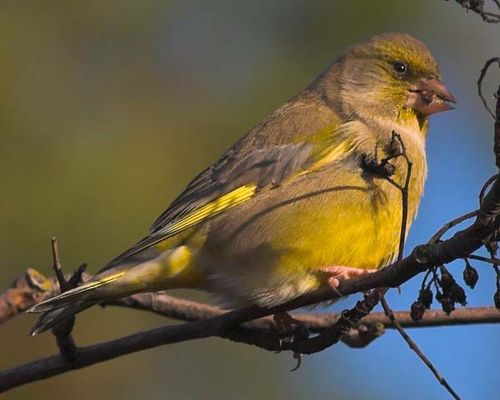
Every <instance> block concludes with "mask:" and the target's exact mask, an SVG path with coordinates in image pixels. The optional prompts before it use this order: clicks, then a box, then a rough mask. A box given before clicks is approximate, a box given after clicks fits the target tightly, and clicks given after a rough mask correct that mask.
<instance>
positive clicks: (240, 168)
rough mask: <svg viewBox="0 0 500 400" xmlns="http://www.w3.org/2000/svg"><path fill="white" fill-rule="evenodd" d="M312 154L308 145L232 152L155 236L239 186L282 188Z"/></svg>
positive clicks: (166, 216)
mask: <svg viewBox="0 0 500 400" xmlns="http://www.w3.org/2000/svg"><path fill="white" fill-rule="evenodd" d="M311 151H312V146H311V145H310V144H308V143H304V142H303V143H298V144H283V145H279V146H273V147H271V148H267V149H256V150H254V151H251V152H247V153H246V154H239V152H235V151H232V150H230V151H229V152H228V153H226V155H225V156H224V157H223V158H222V159H221V160H220V161H219V162H217V163H216V164H214V165H213V166H212V167H210V168H208V169H206V170H205V171H203V172H202V173H201V174H200V175H198V176H197V177H196V178H195V179H194V180H193V181H192V182H191V183H190V184H189V185H188V186H187V188H186V189H185V190H184V192H182V193H181V195H180V196H179V197H177V199H176V200H174V202H173V203H172V204H171V206H170V207H169V208H168V209H167V210H166V211H165V212H164V213H163V214H162V215H160V217H159V218H158V219H157V220H156V221H155V222H154V223H153V225H152V226H151V229H150V231H151V232H152V233H154V232H156V231H159V230H161V229H162V228H164V227H165V226H167V225H168V223H170V222H172V221H175V220H177V219H178V218H181V217H183V216H184V215H186V214H188V213H189V212H190V211H192V210H194V209H196V208H198V207H200V206H202V205H204V204H206V203H208V202H210V201H212V200H215V199H216V198H217V197H219V196H221V195H223V194H225V193H229V192H230V191H232V190H234V189H236V188H237V187H239V186H242V185H245V184H248V183H253V184H256V185H257V187H258V188H262V187H264V186H267V185H269V184H273V185H279V184H281V183H282V182H283V181H284V180H285V179H286V178H287V177H289V176H290V175H291V174H292V173H294V172H296V171H297V170H298V169H299V168H301V167H304V166H305V165H306V163H307V160H308V159H309V157H310V154H311Z"/></svg>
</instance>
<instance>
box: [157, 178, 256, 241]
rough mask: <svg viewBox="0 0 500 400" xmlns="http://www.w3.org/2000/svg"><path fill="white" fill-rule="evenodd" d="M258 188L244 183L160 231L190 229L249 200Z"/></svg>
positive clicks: (171, 232)
mask: <svg viewBox="0 0 500 400" xmlns="http://www.w3.org/2000/svg"><path fill="white" fill-rule="evenodd" d="M256 190H257V186H256V185H253V184H251V185H244V186H240V187H239V188H236V189H234V190H233V191H231V192H229V193H226V194H224V195H222V196H221V197H219V198H217V199H215V200H213V201H211V202H210V203H207V204H205V205H204V206H201V207H200V208H197V209H196V210H194V211H193V212H191V213H189V214H187V215H186V216H185V217H183V218H181V219H179V220H177V221H174V222H172V223H170V224H168V225H167V226H166V227H165V228H164V229H162V230H161V231H160V232H161V234H162V235H165V236H167V237H168V236H173V235H175V234H177V233H179V232H181V231H184V230H186V229H189V228H191V227H193V226H194V225H197V224H199V223H200V222H202V221H204V220H206V219H208V218H211V217H213V216H215V215H217V214H220V213H221V212H222V211H225V210H227V209H229V208H232V207H235V206H237V205H239V204H241V203H243V202H245V201H247V200H249V199H250V198H251V197H252V196H253V195H254V194H255V191H256Z"/></svg>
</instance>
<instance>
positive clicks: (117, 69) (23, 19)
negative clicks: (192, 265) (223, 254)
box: [0, 0, 500, 400]
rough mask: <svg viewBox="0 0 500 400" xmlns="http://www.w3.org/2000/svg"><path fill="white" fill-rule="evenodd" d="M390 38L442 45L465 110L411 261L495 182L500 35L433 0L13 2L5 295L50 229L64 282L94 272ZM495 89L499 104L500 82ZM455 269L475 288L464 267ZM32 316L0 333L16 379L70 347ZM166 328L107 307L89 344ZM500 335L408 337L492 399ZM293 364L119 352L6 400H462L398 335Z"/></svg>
mask: <svg viewBox="0 0 500 400" xmlns="http://www.w3.org/2000/svg"><path fill="white" fill-rule="evenodd" d="M383 31H404V32H409V33H411V34H414V35H416V36H417V37H419V38H421V39H422V40H423V41H424V42H426V43H427V44H428V45H429V46H430V48H431V50H432V51H433V52H434V53H435V55H436V56H437V58H438V60H439V62H440V64H441V69H442V72H443V75H444V77H445V81H446V83H447V85H448V87H449V88H450V89H451V90H452V91H453V93H454V94H455V96H456V97H457V98H458V100H459V103H458V106H457V110H456V111H455V112H450V113H446V114H442V115H439V116H436V117H435V118H433V121H432V126H431V133H430V136H429V141H428V152H429V153H428V154H429V165H430V174H429V179H428V183H427V186H426V193H425V197H424V199H423V203H422V206H421V209H420V213H419V216H418V219H417V221H416V222H415V224H414V227H413V229H412V231H411V235H410V239H409V241H408V244H407V251H409V250H410V249H411V248H412V247H413V246H414V245H416V244H418V243H421V242H423V241H425V240H426V239H427V238H429V236H430V235H431V234H432V233H433V232H434V231H435V230H436V229H437V228H438V227H439V226H441V224H442V223H443V222H445V221H447V220H449V219H451V218H453V217H455V216H457V215H459V214H460V213H463V212H465V211H468V210H471V209H473V208H474V207H476V205H477V204H476V193H477V192H478V190H479V188H480V187H481V184H482V182H483V181H484V179H485V178H487V177H488V176H489V175H491V174H492V173H493V172H494V169H493V157H492V154H491V141H492V127H491V126H492V123H491V120H490V119H489V117H488V116H487V114H486V113H485V112H484V110H483V109H482V107H481V105H480V102H479V100H478V97H477V96H476V93H475V91H476V87H475V81H476V79H477V76H478V72H479V70H480V68H481V67H482V64H483V62H484V61H485V59H486V58H489V57H491V56H494V55H497V56H498V55H499V52H500V41H499V40H498V39H499V37H500V27H499V26H490V25H487V24H484V23H482V22H481V21H480V19H479V17H478V16H477V15H475V14H472V13H470V14H467V13H466V12H465V11H464V10H463V9H461V8H460V7H459V6H458V5H457V4H455V3H453V2H445V1H436V0H425V1H414V0H411V1H410V0H393V1H388V0H377V1H373V0H370V1H369V0H365V1H361V0H351V1H343V2H339V1H331V0H324V1H319V0H315V1H306V0H288V1H276V0H273V1H267V0H258V1H252V2H244V1H238V2H235V1H230V0H226V1H222V0H221V1H211V2H207V1H203V0H193V1H184V0H178V1H149V0H143V1H132V0H130V1H128V0H122V1H118V0H106V1H99V0H85V1H83V0H82V1H44V2H40V1H22V2H20V1H7V0H6V1H2V2H1V4H0V183H1V195H0V227H1V229H0V265H1V274H0V287H2V288H6V287H7V286H8V285H9V284H10V282H11V281H12V280H13V279H14V278H16V277H18V276H20V275H21V274H22V273H23V271H25V269H26V268H27V267H34V268H37V269H39V270H41V271H42V272H44V273H48V274H50V267H49V266H50V247H49V241H50V237H51V236H52V235H57V236H58V238H59V240H60V245H61V253H62V260H63V263H64V266H65V267H66V269H67V270H70V269H73V268H74V267H76V266H77V265H79V264H80V263H81V262H84V261H85V262H88V263H89V265H90V271H95V270H97V269H98V268H99V266H100V265H102V264H103V263H104V262H106V261H107V260H109V259H110V258H112V257H113V256H114V255H116V254H117V253H118V252H120V251H122V250H123V249H124V248H125V247H127V246H129V245H130V244H132V243H133V242H134V241H136V240H137V239H139V238H140V237H142V236H143V235H144V234H145V232H146V231H147V228H148V226H149V224H150V223H151V222H152V221H153V220H154V218H155V217H156V216H157V215H158V214H159V213H160V212H161V211H162V210H163V209H164V208H165V207H166V206H167V205H168V203H169V202H170V201H171V200H172V199H173V198H174V196H175V195H176V194H177V193H178V192H179V191H180V190H181V189H182V188H183V187H184V185H185V184H186V183H187V182H188V181H189V180H190V178H192V177H193V176H194V175H195V174H196V173H197V172H199V171H200V170H201V169H202V168H204V167H205V166H207V165H208V164H209V163H211V162H213V161H214V160H215V159H217V157H218V156H219V155H220V154H221V153H222V152H223V151H224V150H225V149H226V148H227V147H228V146H229V145H230V144H232V143H233V142H234V141H235V140H236V139H237V138H238V137H240V136H241V135H242V134H244V132H245V131H246V130H248V129H249V128H251V127H252V126H253V125H255V124H256V123H257V122H258V121H259V120H260V119H261V118H263V117H264V116H265V115H266V114H267V113H269V112H270V111H272V110H273V109H274V108H276V107H277V106H279V105H280V104H281V103H283V102H284V101H286V100H287V99H288V98H289V97H291V96H292V95H294V94H295V93H296V92H298V91H299V90H300V89H301V88H303V87H304V86H306V85H307V84H308V83H309V82H310V81H311V80H312V78H313V77H315V76H316V74H318V72H319V71H321V70H322V69H323V68H324V67H325V66H326V65H327V63H329V62H330V61H331V60H332V58H333V57H334V56H335V55H336V54H338V53H339V52H340V51H341V50H342V49H344V48H345V47H346V46H348V45H350V44H352V43H355V42H358V41H360V40H363V39H365V38H367V37H368V36H370V35H371V34H373V33H378V32H383ZM496 80H497V82H498V75H497V76H496ZM487 85H489V86H487V87H486V92H487V93H489V94H491V93H493V90H494V79H493V78H491V79H490V80H489V81H488V83H487ZM478 269H479V270H480V282H479V285H478V287H477V288H476V289H475V290H474V291H472V292H470V291H469V302H470V304H471V305H491V304H492V296H493V293H494V276H493V274H492V273H491V271H490V268H489V267H488V266H486V265H479V266H478ZM454 270H455V271H457V274H458V276H460V274H461V266H460V265H457V266H456V268H455V269H454ZM418 282H419V279H416V280H414V281H413V282H410V283H408V284H405V285H404V286H403V287H402V293H401V294H398V293H396V292H395V291H394V293H392V294H391V295H390V297H389V301H390V303H391V304H392V306H393V307H394V308H395V309H408V308H409V305H410V304H411V303H412V301H413V300H414V299H415V297H416V291H417V289H416V288H417V285H418ZM180 294H181V295H188V296H189V297H191V298H195V299H206V296H204V295H202V294H199V293H185V292H183V293H180ZM354 300H355V298H351V299H348V300H347V301H346V302H344V303H342V304H340V305H337V306H336V307H335V308H334V309H339V308H342V307H343V306H345V305H346V304H352V302H353V301H354ZM33 322H34V317H33V316H26V315H23V316H19V317H18V318H16V319H14V320H12V321H10V322H9V323H7V324H6V325H3V326H1V327H0V368H5V367H9V366H14V365H16V364H18V363H21V362H25V361H28V360H31V359H34V358H37V357H40V356H43V355H49V354H52V353H54V352H55V351H56V348H55V344H54V340H53V338H52V337H51V336H50V335H41V336H39V337H36V338H31V337H29V336H28V331H29V328H30V326H31V325H32V324H33ZM165 323H166V322H165V320H164V319H162V318H159V317H156V316H153V315H149V314H147V313H144V312H135V311H131V310H121V309H111V308H108V309H105V310H102V309H99V308H97V307H96V308H94V309H92V310H89V311H87V312H85V313H83V314H81V316H79V317H78V321H77V328H76V330H75V336H76V340H77V341H78V343H79V344H82V345H83V344H90V343H94V342H96V341H102V340H105V339H110V338H114V337H117V336H121V335H125V334H129V333H132V332H135V331H139V330H144V329H147V328H150V327H153V326H158V325H161V324H165ZM499 329H500V327H499V326H470V327H453V328H436V329H421V330H413V331H411V332H410V333H411V334H412V335H413V337H414V338H415V339H416V341H417V342H418V343H419V344H420V345H421V347H422V349H423V350H424V352H425V353H426V354H427V355H428V356H429V357H430V358H431V359H432V360H433V361H434V362H435V364H436V366H437V367H438V368H439V369H440V370H441V371H442V373H443V374H444V375H445V376H446V377H447V378H448V380H449V381H450V382H451V384H452V385H453V386H454V387H455V388H456V390H457V391H458V392H459V393H460V394H461V395H462V396H463V397H464V398H466V399H493V398H498V393H500V380H499V379H498V368H497V367H498V360H499V357H500V347H499V346H500V345H499V343H498V335H499V333H500V330H499ZM293 365H294V362H293V360H292V358H291V356H290V355H289V354H280V355H276V354H270V353H267V352H264V351H262V350H259V349H256V348H251V347H249V346H245V345H239V344H234V343H230V342H226V341H222V340H219V339H209V340H203V341H198V342H190V343H184V344H178V345H173V346H164V347H160V348H156V349H154V350H149V351H145V352H141V353H138V354H134V355H130V356H127V357H122V358H119V359H117V360H114V361H111V362H107V363H103V364H99V365H96V366H93V367H91V368H87V369H84V370H81V371H77V372H71V373H68V374H65V375H62V376H59V377H56V378H52V379H50V380H46V381H43V382H38V383H33V384H30V385H27V386H24V387H21V388H18V389H15V390H13V391H11V392H9V393H8V394H7V395H5V397H3V398H8V399H33V398H37V399H39V400H43V399H55V398H63V397H71V398H72V399H74V400H77V399H89V398H92V399H122V400H125V399H138V398H143V399H160V398H168V399H190V398H193V399H235V398H238V399H250V398H252V399H253V398H264V399H304V398H308V399H320V398H321V399H323V398H330V399H366V398H370V399H396V398H405V399H421V398H427V399H440V398H447V394H446V393H445V391H444V390H443V389H442V388H441V387H440V385H439V384H438V383H437V382H436V380H435V379H434V378H433V377H432V376H431V374H430V373H429V371H428V370H427V369H426V368H425V367H424V366H423V364H422V363H421V362H420V361H419V360H418V359H417V357H416V356H415V355H414V354H413V353H412V352H411V351H410V350H409V349H408V347H407V345H406V344H405V343H404V342H403V341H402V339H401V338H400V337H399V336H398V335H397V334H396V333H394V332H393V331H389V332H387V333H386V335H384V336H383V337H382V338H381V339H379V340H378V341H376V342H374V343H373V344H371V345H370V346H369V347H368V348H366V349H363V350H353V349H349V348H347V347H346V346H344V345H338V346H336V347H334V348H332V349H329V350H327V351H324V352H322V353H321V354H318V355H314V356H311V357H307V358H306V359H305V360H304V362H303V365H302V367H301V368H300V369H299V370H298V371H297V372H294V373H290V372H289V370H290V368H292V367H293Z"/></svg>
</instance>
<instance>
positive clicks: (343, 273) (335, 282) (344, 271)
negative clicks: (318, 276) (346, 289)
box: [320, 265, 376, 296]
mask: <svg viewBox="0 0 500 400" xmlns="http://www.w3.org/2000/svg"><path fill="white" fill-rule="evenodd" d="M320 271H321V272H322V273H324V274H326V275H327V282H328V285H329V286H330V287H331V288H332V289H333V291H334V292H335V293H337V294H338V295H339V296H343V294H342V293H340V292H339V290H338V289H337V288H338V287H339V286H340V282H341V281H345V280H348V279H352V278H357V277H358V276H361V275H365V274H369V273H371V272H375V271H376V269H363V268H354V267H345V266H342V265H334V266H328V267H323V268H321V269H320Z"/></svg>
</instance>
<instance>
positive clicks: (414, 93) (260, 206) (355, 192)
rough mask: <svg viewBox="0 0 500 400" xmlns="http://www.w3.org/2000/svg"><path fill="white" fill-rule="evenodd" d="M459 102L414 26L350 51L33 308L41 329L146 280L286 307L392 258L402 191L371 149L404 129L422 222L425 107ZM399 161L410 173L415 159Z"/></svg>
mask: <svg viewBox="0 0 500 400" xmlns="http://www.w3.org/2000/svg"><path fill="white" fill-rule="evenodd" d="M453 101H454V99H453V97H452V96H451V94H449V92H448V91H447V90H446V88H445V87H444V86H443V85H442V83H441V82H440V74H439V71H438V68H437V64H436V62H435V61H434V58H433V57H432V55H431V54H430V52H429V50H428V49H427V48H426V47H425V46H424V45H423V44H422V43H421V42H419V41H418V40H416V39H414V38H412V37H411V36H409V35H405V34H397V33H394V34H383V35H378V36H374V37H373V38H371V39H370V40H369V41H367V42H366V43H362V44H359V45H356V46H354V47H352V48H350V49H348V50H347V51H346V52H344V53H343V54H342V55H341V56H340V57H339V58H338V59H337V60H336V61H335V62H334V63H333V64H331V65H330V66H329V67H328V68H327V69H326V70H325V71H324V72H323V73H322V74H321V75H320V76H319V77H318V78H317V79H316V80H315V81H314V82H313V83H312V84H311V85H310V86H309V87H307V88H306V89H305V90H303V91H302V92H301V93H299V94H298V95H297V96H296V97H294V98H292V99H291V100H290V101H288V102H287V103H286V104H285V105H283V106H282V107H280V108H278V109H277V110H276V111H274V112H273V113H272V114H270V115H269V116H268V117H267V118H265V119H264V120H263V121H262V122H261V123H260V124H259V125H257V126H256V127H255V128H253V129H252V130H250V131H249V132H248V133H247V134H246V135H245V136H244V137H243V138H242V139H240V140H239V141H238V142H237V143H236V144H235V145H234V146H233V147H231V148H230V149H229V150H228V151H227V152H226V153H225V154H224V155H223V156H222V158H221V159H220V160H219V161H217V162H216V163H215V164H213V165H212V166H211V167H209V168H208V169H206V170H205V171H203V172H202V173H201V174H200V175H199V176H198V177H196V178H195V179H194V180H193V181H192V182H191V183H190V184H189V185H188V187H187V188H186V190H185V191H184V192H183V193H182V194H181V195H180V196H179V197H178V198H177V199H176V200H175V201H174V202H173V203H172V205H171V206H170V207H169V208H168V209H167V210H166V211H165V212H164V213H163V214H162V215H161V216H160V218H159V219H158V220H157V221H156V222H155V223H154V224H153V227H152V230H151V234H150V235H149V236H147V237H146V238H145V239H143V240H142V241H140V242H139V243H138V244H137V245H136V246H134V247H132V248H131V249H130V250H128V251H127V252H125V253H123V254H122V255H120V256H119V257H117V258H116V259H115V260H113V261H112V262H111V263H109V264H108V265H107V266H106V267H104V268H103V270H101V272H100V273H99V274H97V275H96V276H95V277H93V278H92V279H91V280H90V281H89V282H86V283H84V284H83V285H82V286H80V287H78V288H76V289H73V290H72V291H69V292H66V293H63V294H62V295H60V296H56V297H54V298H52V299H49V300H47V301H45V302H42V303H40V304H39V305H37V306H35V307H34V309H33V310H32V311H35V312H44V314H43V315H42V317H41V319H40V321H39V323H38V324H37V326H36V327H35V329H34V333H38V332H40V331H42V330H45V329H47V328H48V327H50V326H52V325H53V324H54V323H57V322H58V321H60V320H62V319H64V318H65V317H67V316H68V315H71V314H74V313H76V312H78V311H80V310H82V309H84V308H87V307H89V306H90V305H92V304H95V303H98V302H99V301H103V300H106V299H110V298H115V297H121V296H125V295H128V294H131V293H134V292H139V291H155V290H163V289H169V288H179V287H185V288H200V289H205V290H209V291H211V292H213V293H215V294H216V295H217V296H218V297H220V298H221V299H223V300H224V301H225V302H227V303H230V304H232V305H237V306H240V305H246V304H260V305H275V304H278V303H281V302H284V301H287V300H290V299H291V298H293V297H296V296H298V295H301V294H304V293H306V292H307V291H311V290H314V289H317V288H318V287H320V286H322V285H326V284H327V280H328V276H327V274H325V272H324V267H328V266H347V267H354V268H360V269H373V268H381V267H383V266H385V265H387V264H388V263H389V262H390V261H391V260H393V259H394V256H395V253H396V251H397V248H398V243H399V235H400V226H401V196H400V191H399V190H398V189H397V188H395V187H394V186H393V185H392V184H391V183H390V182H388V180H387V179H384V178H383V177H381V176H379V175H377V174H374V173H372V172H371V171H370V170H369V169H367V168H365V165H366V160H370V161H375V162H377V161H380V160H382V159H383V158H385V157H387V156H388V155H389V148H390V143H391V138H392V133H393V131H396V132H397V133H398V134H399V135H400V136H401V138H402V140H403V142H404V145H405V147H406V149H407V155H408V157H409V158H410V160H411V162H412V163H413V170H412V174H411V180H410V186H409V220H410V221H411V220H413V218H414V217H415V214H416V212H417V208H418V204H419V201H420V198H421V196H422V192H423V187H424V181H425V177H426V173H427V165H426V156H425V137H426V134H427V128H428V122H427V117H428V115H430V114H432V113H434V112H438V111H444V110H446V109H449V108H450V107H449V106H448V102H453ZM393 163H394V165H395V166H396V173H395V175H394V176H393V179H394V180H396V181H398V182H400V183H402V182H403V180H404V178H405V176H406V164H405V163H404V162H403V160H402V159H400V158H399V159H396V160H394V161H393Z"/></svg>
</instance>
